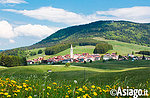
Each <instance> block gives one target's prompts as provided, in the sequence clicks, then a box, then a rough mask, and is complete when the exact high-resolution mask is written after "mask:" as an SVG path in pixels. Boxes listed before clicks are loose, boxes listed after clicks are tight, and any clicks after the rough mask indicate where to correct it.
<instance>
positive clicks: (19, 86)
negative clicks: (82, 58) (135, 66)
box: [0, 78, 148, 98]
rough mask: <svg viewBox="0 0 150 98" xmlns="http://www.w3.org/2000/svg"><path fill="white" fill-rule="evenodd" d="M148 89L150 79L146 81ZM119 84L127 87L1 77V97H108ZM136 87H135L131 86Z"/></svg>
mask: <svg viewBox="0 0 150 98" xmlns="http://www.w3.org/2000/svg"><path fill="white" fill-rule="evenodd" d="M145 84H146V86H147V89H148V81H147V82H146V83H145ZM118 86H122V88H123V87H125V85H123V84H121V83H117V84H115V85H111V86H110V85H106V86H101V87H100V86H96V85H94V84H90V83H86V84H84V85H82V86H81V84H79V83H78V81H76V80H74V81H73V82H72V83H71V82H67V81H66V82H65V81H63V82H52V81H45V82H44V83H38V82H37V81H32V80H25V81H22V82H21V81H20V80H11V79H9V78H6V79H2V78H1V79H0V97H1V98H6V97H7V98H108V97H111V96H110V94H109V92H110V90H111V89H112V88H113V89H116V88H117V87H118ZM131 88H134V87H131Z"/></svg>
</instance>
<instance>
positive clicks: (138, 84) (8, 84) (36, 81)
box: [0, 65, 150, 98]
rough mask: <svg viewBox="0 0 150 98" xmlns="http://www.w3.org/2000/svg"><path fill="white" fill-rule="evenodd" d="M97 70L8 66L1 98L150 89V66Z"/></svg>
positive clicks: (104, 96)
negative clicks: (119, 89) (127, 69)
mask: <svg viewBox="0 0 150 98" xmlns="http://www.w3.org/2000/svg"><path fill="white" fill-rule="evenodd" d="M48 69H51V70H52V71H50V72H48ZM96 71H98V69H97V70H95V71H94V69H92V68H91V69H86V71H84V69H83V68H80V67H69V68H66V67H64V66H46V65H44V66H25V67H13V68H5V69H2V70H0V98H7V97H8V98H9V97H10V98H111V97H112V96H111V95H110V93H109V91H110V90H111V89H114V88H115V89H117V88H118V87H119V86H121V87H122V88H126V87H127V86H129V87H131V88H141V89H148V90H149V88H150V83H149V82H150V80H149V79H150V76H149V73H150V68H145V69H138V70H131V71H127V72H124V71H123V72H115V71H113V70H112V71H111V72H110V71H106V72H104V71H103V70H99V71H98V72H96ZM84 74H85V76H84Z"/></svg>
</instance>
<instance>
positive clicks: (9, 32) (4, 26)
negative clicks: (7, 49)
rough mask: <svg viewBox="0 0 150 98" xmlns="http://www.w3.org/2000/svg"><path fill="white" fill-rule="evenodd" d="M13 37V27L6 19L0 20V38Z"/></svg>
mask: <svg viewBox="0 0 150 98" xmlns="http://www.w3.org/2000/svg"><path fill="white" fill-rule="evenodd" d="M13 37H15V33H14V32H13V27H12V26H11V24H9V23H8V22H7V21H0V38H6V39H10V38H13Z"/></svg>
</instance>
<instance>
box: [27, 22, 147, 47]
mask: <svg viewBox="0 0 150 98" xmlns="http://www.w3.org/2000/svg"><path fill="white" fill-rule="evenodd" d="M93 37H102V38H105V39H111V40H112V39H113V40H118V41H122V42H127V43H134V44H139V45H145V46H150V24H143V23H133V22H128V21H113V22H112V21H97V22H93V23H89V24H85V25H79V26H72V27H68V28H65V29H61V30H59V31H57V32H56V33H54V34H52V35H50V36H49V37H47V38H45V39H43V40H42V41H40V42H38V43H36V44H34V45H32V46H30V47H28V48H39V47H48V46H52V45H55V44H57V43H62V42H74V41H77V40H78V39H81V40H83V39H92V38H93Z"/></svg>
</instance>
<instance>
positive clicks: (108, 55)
mask: <svg viewBox="0 0 150 98" xmlns="http://www.w3.org/2000/svg"><path fill="white" fill-rule="evenodd" d="M110 59H112V56H111V55H110V54H106V55H104V56H103V60H106V61H107V60H110Z"/></svg>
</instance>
